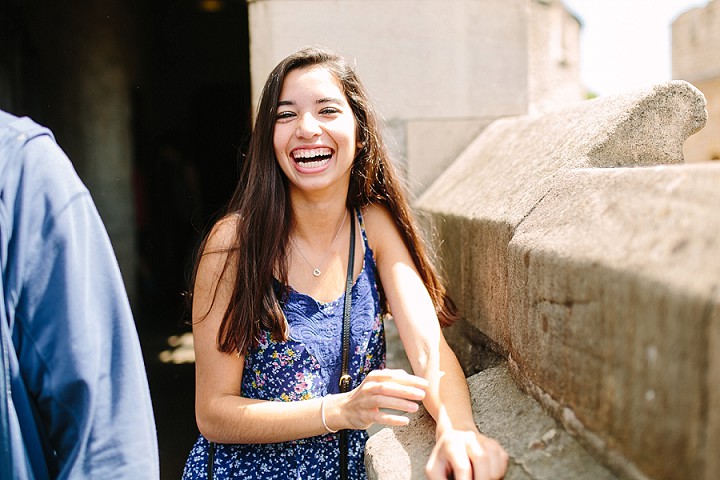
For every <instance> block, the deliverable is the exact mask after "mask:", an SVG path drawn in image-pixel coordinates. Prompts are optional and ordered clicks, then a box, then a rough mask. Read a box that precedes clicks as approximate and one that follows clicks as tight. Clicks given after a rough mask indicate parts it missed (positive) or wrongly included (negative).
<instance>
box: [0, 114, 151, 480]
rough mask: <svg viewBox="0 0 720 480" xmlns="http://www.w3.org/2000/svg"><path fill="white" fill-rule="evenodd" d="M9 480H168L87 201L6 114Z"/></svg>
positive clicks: (34, 132) (0, 160)
mask: <svg viewBox="0 0 720 480" xmlns="http://www.w3.org/2000/svg"><path fill="white" fill-rule="evenodd" d="M0 267H1V268H2V272H1V273H2V277H1V278H0V280H1V284H0V287H1V288H0V328H1V329H2V342H0V345H1V346H0V349H1V351H0V353H1V354H2V355H1V356H0V362H1V363H2V366H3V367H4V368H3V369H2V370H3V371H2V372H0V373H1V374H3V375H2V378H1V379H0V442H1V443H0V462H1V463H2V464H1V465H0V478H2V479H6V478H8V479H9V478H16V479H46V478H61V479H64V478H72V479H75V478H92V479H95V478H113V479H118V478H123V479H125V478H127V479H144V478H153V479H154V478H158V477H159V471H158V469H159V462H158V449H157V436H156V432H155V425H154V421H153V414H152V406H151V403H150V394H149V390H148V385H147V377H146V374H145V369H144V365H143V360H142V355H141V351H140V345H139V342H138V337H137V331H136V329H135V324H134V322H133V317H132V313H131V311H130V306H129V304H128V300H127V295H126V293H125V289H124V286H123V282H122V278H121V276H120V270H119V268H118V265H117V261H116V259H115V256H114V253H113V250H112V247H111V244H110V241H109V238H108V236H107V233H106V231H105V228H104V226H103V224H102V221H101V220H100V217H99V215H98V213H97V210H96V208H95V205H94V203H93V201H92V198H91V197H90V194H89V192H88V190H87V189H86V188H85V186H84V185H83V184H82V182H81V181H80V179H79V178H78V176H77V174H76V173H75V171H74V169H73V167H72V165H71V163H70V161H69V160H68V158H67V157H66V156H65V154H64V153H63V152H62V150H61V149H60V148H59V147H58V146H57V144H56V143H55V141H54V138H53V137H52V134H51V133H50V131H49V130H47V129H44V128H42V127H40V126H39V125H37V124H36V123H34V122H32V121H31V120H30V119H27V118H17V117H14V116H12V115H9V114H7V113H5V112H2V111H0Z"/></svg>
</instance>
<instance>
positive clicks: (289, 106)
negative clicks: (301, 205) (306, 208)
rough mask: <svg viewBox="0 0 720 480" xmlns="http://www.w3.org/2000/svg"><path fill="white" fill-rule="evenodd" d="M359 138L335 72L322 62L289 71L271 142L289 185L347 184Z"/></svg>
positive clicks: (314, 188)
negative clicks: (357, 138) (322, 65)
mask: <svg viewBox="0 0 720 480" xmlns="http://www.w3.org/2000/svg"><path fill="white" fill-rule="evenodd" d="M356 143H357V141H356V124H355V116H354V115H353V112H352V109H351V108H350V105H349V104H348V102H347V99H346V98H345V94H344V93H343V89H342V87H341V85H340V83H339V82H338V80H337V79H336V78H335V76H334V75H333V74H332V73H330V72H329V71H328V70H327V69H326V68H323V67H321V66H320V67H309V68H302V69H297V70H293V71H291V72H290V73H288V74H287V75H286V76H285V81H284V83H283V86H282V90H281V91H280V100H279V102H278V106H277V116H276V119H275V132H274V135H273V145H274V148H275V157H276V159H277V162H278V164H279V165H280V168H281V169H282V171H283V172H284V173H285V175H286V176H287V178H288V179H289V180H290V188H291V189H298V190H300V191H304V192H314V191H322V190H327V189H329V188H338V187H343V188H345V189H347V185H348V184H349V181H350V169H351V167H352V163H353V159H354V158H355V151H356Z"/></svg>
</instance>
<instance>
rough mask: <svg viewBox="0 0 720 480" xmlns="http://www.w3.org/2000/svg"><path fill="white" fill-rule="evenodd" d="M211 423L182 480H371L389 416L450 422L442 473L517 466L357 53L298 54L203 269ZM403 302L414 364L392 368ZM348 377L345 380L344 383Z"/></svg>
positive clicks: (199, 348) (200, 334) (201, 421)
mask: <svg viewBox="0 0 720 480" xmlns="http://www.w3.org/2000/svg"><path fill="white" fill-rule="evenodd" d="M192 310H193V333H194V337H195V357H196V382H197V389H196V401H195V406H196V419H197V424H198V428H199V430H200V433H201V435H200V437H199V438H198V441H197V442H196V444H195V446H194V447H193V449H192V452H191V453H190V456H189V457H188V460H187V463H186V466H185V471H184V475H183V478H185V479H195V478H208V477H212V478H268V479H273V478H277V479H286V478H293V479H310V478H328V479H336V478H342V477H343V476H345V475H347V477H348V478H353V479H357V478H365V466H364V463H363V454H364V448H365V442H366V440H367V434H366V433H365V429H367V428H368V427H370V426H371V425H373V424H381V425H390V426H398V425H405V424H407V423H408V417H407V416H406V415H404V413H405V412H409V413H412V412H415V411H417V409H418V402H420V401H422V402H423V403H424V405H425V407H426V408H427V410H428V411H429V412H430V413H431V414H432V416H433V417H434V418H435V421H436V423H437V434H436V439H437V442H436V445H435V448H434V450H433V452H432V455H431V456H430V459H429V461H428V464H427V468H426V474H427V476H428V477H429V478H447V477H448V476H449V475H450V473H451V472H452V474H453V475H454V478H456V479H470V478H474V479H496V478H501V477H502V476H503V475H504V473H505V469H506V465H507V455H506V453H505V451H504V450H503V449H502V447H501V446H500V445H499V444H498V443H497V442H496V441H495V440H493V439H490V438H487V437H485V436H483V435H481V434H480V433H479V432H478V430H477V428H476V427H475V423H474V421H473V417H472V413H471V409H470V401H469V395H468V390H467V386H466V382H465V378H464V376H463V373H462V370H461V369H460V366H459V365H458V362H457V359H456V358H455V356H454V354H453V353H452V351H451V350H450V348H449V347H448V345H447V344H446V343H445V339H444V338H443V334H442V331H441V325H449V324H450V323H452V321H453V320H454V319H455V316H456V312H455V310H454V307H453V304H452V302H451V301H450V299H449V298H448V297H447V295H446V294H445V289H444V287H443V284H442V282H441V279H440V278H439V277H438V274H437V273H436V271H435V269H434V268H433V266H432V265H431V263H430V261H429V259H428V256H427V254H426V252H425V248H424V247H423V245H422V242H421V238H420V234H419V231H418V229H417V227H416V225H415V222H414V220H413V219H412V217H411V211H410V208H409V205H408V201H407V198H406V194H405V193H404V190H403V187H402V186H401V184H400V182H399V180H398V178H397V176H396V174H395V172H394V170H393V166H392V164H391V162H390V160H389V158H388V154H387V150H386V148H385V146H384V144H383V143H382V140H381V137H380V131H379V126H378V121H377V118H376V115H375V113H374V111H373V109H372V107H371V106H370V102H369V100H368V97H367V94H366V92H365V90H364V88H363V86H362V85H361V83H360V81H359V80H358V78H357V76H356V75H355V73H354V72H353V71H352V69H351V68H350V67H349V65H348V63H347V62H346V61H345V60H344V59H343V58H342V57H340V56H338V55H336V54H334V53H332V52H330V51H328V50H325V49H321V48H307V49H304V50H301V51H299V52H297V53H295V54H293V55H290V56H289V57H287V58H286V59H284V60H283V61H282V62H281V63H280V64H279V65H278V66H277V67H275V69H274V70H273V72H272V73H271V75H270V77H269V78H268V80H267V83H266V84H265V87H264V89H263V93H262V97H261V100H260V105H259V108H258V114H257V121H256V123H255V128H254V131H253V136H252V139H251V143H250V147H249V151H248V155H247V157H246V160H245V164H244V167H243V172H242V178H241V181H240V182H239V183H238V186H237V189H236V191H235V193H234V195H233V197H232V199H231V200H230V203H229V206H228V210H227V212H226V215H225V216H224V217H223V218H222V219H221V220H220V221H218V222H217V224H216V225H215V226H214V227H213V229H212V230H211V232H210V234H209V235H208V236H207V238H206V239H205V242H204V244H203V246H202V254H201V255H200V256H199V258H198V261H197V264H196V267H195V273H194V286H193V308H192ZM385 313H392V315H393V317H394V319H395V322H396V324H397V327H398V331H399V333H400V337H401V339H402V343H403V346H404V347H405V350H406V352H407V355H408V358H409V359H410V362H411V364H412V368H413V372H414V375H412V374H409V373H406V372H404V371H402V370H389V369H384V356H385V342H384V333H383V322H382V319H383V316H384V314H385ZM341 384H342V385H341Z"/></svg>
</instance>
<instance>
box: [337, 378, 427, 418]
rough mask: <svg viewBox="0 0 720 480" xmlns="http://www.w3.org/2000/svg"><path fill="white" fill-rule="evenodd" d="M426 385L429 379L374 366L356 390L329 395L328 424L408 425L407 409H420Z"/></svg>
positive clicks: (411, 411) (411, 410)
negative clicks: (375, 368)
mask: <svg viewBox="0 0 720 480" xmlns="http://www.w3.org/2000/svg"><path fill="white" fill-rule="evenodd" d="M427 387H428V382H427V380H425V379H424V378H421V377H417V376H415V375H410V374H409V373H407V372H405V371H404V370H391V369H385V370H374V371H372V372H370V373H369V374H368V376H367V377H366V378H365V380H363V382H362V383H361V384H360V385H359V386H358V387H357V388H355V389H354V390H352V391H350V392H348V393H346V394H340V395H331V396H330V397H328V399H327V404H326V406H325V408H326V410H325V411H326V414H327V426H328V427H329V428H332V429H333V430H336V429H353V430H364V429H367V428H369V427H370V426H371V425H372V424H374V423H378V424H380V425H388V426H402V425H407V424H408V423H409V421H410V419H409V418H408V417H407V416H405V413H414V412H417V411H418V402H420V401H422V400H423V399H424V398H425V390H426V389H427ZM387 410H394V411H395V412H389V411H387Z"/></svg>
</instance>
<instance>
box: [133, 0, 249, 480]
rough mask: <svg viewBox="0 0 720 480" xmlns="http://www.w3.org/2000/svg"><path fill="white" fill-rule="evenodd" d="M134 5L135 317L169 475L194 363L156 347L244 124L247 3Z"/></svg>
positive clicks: (180, 300)
mask: <svg viewBox="0 0 720 480" xmlns="http://www.w3.org/2000/svg"><path fill="white" fill-rule="evenodd" d="M204 4H206V5H205V6H204ZM141 8H142V10H143V11H141V12H139V13H140V15H141V17H142V18H141V19H140V21H141V24H142V25H143V27H142V32H143V33H142V35H143V38H142V45H143V46H142V48H141V52H142V57H141V59H140V63H139V65H140V68H139V79H138V84H137V86H136V87H137V88H136V89H135V91H134V95H133V98H134V103H135V105H134V111H135V135H134V136H135V139H136V155H135V160H136V162H135V173H136V175H135V178H136V185H137V186H138V189H137V192H138V193H139V194H140V195H139V196H138V199H139V200H140V201H139V202H138V207H139V209H138V213H139V215H138V225H137V235H138V253H139V261H140V265H141V268H140V269H139V284H138V285H139V288H138V305H139V308H138V309H137V311H138V317H139V319H138V327H139V329H140V331H141V337H142V341H143V348H144V351H145V354H146V365H147V368H148V376H149V381H150V387H151V392H152V395H153V403H154V405H155V416H156V421H157V427H158V435H159V442H160V458H161V473H162V477H163V478H167V479H171V478H172V479H176V478H180V475H181V472H182V467H183V464H184V461H185V458H186V457H187V454H188V453H189V451H190V448H191V447H192V443H193V442H194V441H195V438H196V436H197V428H196V426H195V417H194V381H195V378H194V365H193V364H192V363H183V362H184V361H186V359H182V358H180V359H179V358H178V357H177V356H176V357H169V359H168V357H166V358H163V360H161V357H160V354H161V352H163V351H166V350H168V349H171V348H172V347H173V346H176V345H168V339H169V338H171V339H177V338H178V337H180V336H181V335H182V334H183V333H185V332H188V331H189V330H190V327H189V325H188V321H189V316H188V312H187V311H186V308H185V297H184V295H183V293H184V292H185V291H186V290H187V289H188V288H189V286H188V283H187V280H188V276H189V273H190V269H191V267H192V258H193V255H194V252H195V249H196V248H197V245H198V242H199V241H200V239H201V237H202V233H203V232H205V231H206V229H207V228H208V227H209V226H210V225H211V223H212V220H213V219H215V218H216V216H217V214H218V213H219V211H220V209H221V208H222V206H223V205H224V203H225V202H226V201H227V200H228V199H229V198H230V195H231V193H232V191H233V189H234V188H235V183H236V179H237V176H238V175H237V173H238V166H237V165H238V164H237V158H238V149H239V147H241V145H242V144H243V142H244V141H245V139H247V137H248V136H249V129H250V118H251V113H250V73H249V41H248V29H247V25H248V21H247V5H246V2H245V1H244V0H236V1H227V0H226V1H224V2H201V1H180V2H178V1H177V0H155V1H153V2H148V3H147V4H144V5H143V6H142V7H141ZM171 343H172V342H171ZM176 343H177V341H176Z"/></svg>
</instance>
